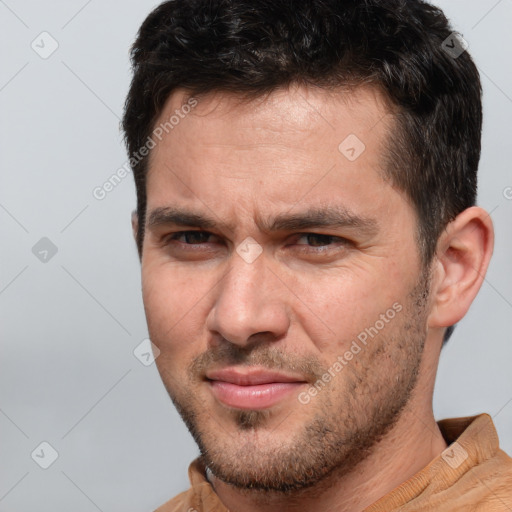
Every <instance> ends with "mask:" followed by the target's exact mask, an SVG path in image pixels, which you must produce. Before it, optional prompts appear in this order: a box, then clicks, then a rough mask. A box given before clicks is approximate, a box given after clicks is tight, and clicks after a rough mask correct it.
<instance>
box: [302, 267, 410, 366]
mask: <svg viewBox="0 0 512 512" xmlns="http://www.w3.org/2000/svg"><path fill="white" fill-rule="evenodd" d="M396 274H397V273H396V272H395V271H393V269H392V268H391V267H390V268H380V269H379V268H375V267H373V268H370V267H367V268H363V267H362V266H361V267H359V268H351V269H350V270H349V269H344V270H343V271H340V270H339V269H335V271H334V272H333V273H332V274H330V275H323V276H317V277H316V278H315V279H314V280H311V279H306V278H301V279H300V280H298V281H296V287H297V288H296V289H300V290H301V291H300V294H299V293H298V294H297V295H299V297H301V298H302V297H304V300H303V303H302V304H300V303H299V302H297V309H296V311H295V312H296V314H297V316H298V322H299V323H300V324H301V325H302V328H303V329H304V330H305V331H306V335H307V337H309V338H310V339H311V340H312V341H313V343H314V344H315V346H316V349H317V350H318V351H319V352H321V353H322V354H323V355H324V356H327V357H328V358H329V357H330V358H331V359H332V358H333V357H334V358H335V357H336V356H337V355H338V354H339V353H343V352H344V351H345V350H347V348H348V347H349V346H350V344H351V342H352V341H353V340H355V339H357V336H358V335H359V334H361V333H362V332H364V331H365V329H367V328H371V327H372V326H374V325H375V323H376V322H379V326H380V323H381V321H379V320H380V318H381V315H382V314H386V312H387V311H388V310H389V309H390V308H391V309H392V307H393V304H396V303H401V302H403V300H404V297H405V295H406V286H405V282H406V279H405V276H403V275H402V276H399V275H396ZM386 325H387V324H386ZM363 336H364V335H363Z"/></svg>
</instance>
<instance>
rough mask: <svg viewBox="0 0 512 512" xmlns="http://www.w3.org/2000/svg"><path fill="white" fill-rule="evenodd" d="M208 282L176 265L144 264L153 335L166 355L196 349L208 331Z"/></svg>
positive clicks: (150, 328)
mask: <svg viewBox="0 0 512 512" xmlns="http://www.w3.org/2000/svg"><path fill="white" fill-rule="evenodd" d="M209 288H211V287H208V282H207V280H205V279H198V278H197V273H196V278H194V277H193V275H191V274H190V272H188V271H187V270H183V269H178V268H177V267H173V266H172V265H169V264H166V265H165V266H164V265H143V270H142V295H143V300H144V307H145V311H146V319H147V323H148V329H149V334H150V337H151V339H152V341H153V343H155V345H157V346H158V348H159V349H160V350H161V352H162V354H164V353H165V354H167V355H171V354H172V355H178V354H180V355H181V354H182V353H187V352H188V351H192V350H195V351H196V352H197V346H196V345H197V341H198V340H200V339H201V333H202V331H203V330H204V325H205V321H204V318H205V317H204V314H205V312H204V311H203V310H204V307H205V305H206V302H207V300H208V290H209Z"/></svg>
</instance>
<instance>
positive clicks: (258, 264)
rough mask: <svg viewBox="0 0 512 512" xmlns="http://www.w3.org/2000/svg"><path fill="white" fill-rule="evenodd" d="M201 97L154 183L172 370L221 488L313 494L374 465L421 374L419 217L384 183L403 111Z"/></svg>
mask: <svg viewBox="0 0 512 512" xmlns="http://www.w3.org/2000/svg"><path fill="white" fill-rule="evenodd" d="M185 102H186V97H185V96H184V94H183V93H181V92H176V93H175V94H174V95H173V96H171V98H170V99H169V101H168V103H167V105H166V107H165V109H164V111H163V113H162V115H161V116H160V119H159V120H158V121H157V123H156V124H155V127H157V126H158V125H159V124H160V123H165V122H166V121H168V120H169V118H170V117H171V116H172V115H173V114H175V111H176V109H178V110H179V111H180V113H181V114H182V115H181V116H180V117H179V123H175V122H174V123H173V128H172V130H169V133H168V134H167V135H165V137H163V139H162V141H161V142H159V143H158V145H157V146H156V147H155V148H154V149H153V150H152V154H151V158H150V166H149V172H148V178H147V216H146V218H147V220H146V234H145V239H144V244H143V254H142V284H143V296H144V304H145V309H146V315H147V320H148V326H149V332H150V337H151V340H152V341H153V343H154V344H155V345H156V346H157V347H158V348H159V350H160V351H161V353H160V355H159V357H158V358H157V360H156V363H157V366H158V370H159V372H160V375H161V377H162V379H163V382H164V384H165V386H166V388H167V390H168V392H169V394H170V396H171V398H172V400H173V402H174V403H175V405H176V407H177V408H178V410H179V412H180V413H181V415H182V417H183V419H184V421H185V422H186V424H187V426H188V428H189V429H190V431H191V432H192V434H193V436H194V438H195V439H196V441H197V443H198V444H199V447H200V449H201V452H202V454H203V456H204V460H205V462H206V464H207V465H208V466H209V467H210V469H211V470H212V471H213V473H214V474H215V475H216V476H218V477H219V478H220V479H222V480H224V481H227V482H230V483H232V484H233V485H235V486H239V487H252V488H259V489H274V490H278V491H285V490H290V489H298V488H302V487H307V486H309V485H312V484H314V483H316V482H318V481H320V480H321V479H322V478H323V477H325V476H326V475H328V474H330V473H332V472H333V471H341V472H346V471H349V470H350V469H351V468H353V466H354V465H355V463H356V461H358V460H360V459H361V458H362V457H364V456H365V455H366V454H367V453H368V451H369V450H370V448H371V447H372V446H373V445H374V444H375V442H376V441H377V440H378V439H379V438H380V437H381V436H382V435H383V434H384V433H385V432H387V431H388V430H389V428H390V427H391V426H392V425H393V424H394V423H395V422H396V420H397V418H398V417H399V415H400V413H401V411H402V410H403V408H404V406H405V405H406V403H407V401H408V400H409V398H410V393H411V390H412V388H413V387H414V385H415V383H416V377H417V374H418V370H419V365H420V361H421V355H422V350H423V342H424V340H425V336H426V325H427V316H428V306H427V301H426V296H427V291H428V280H427V279H425V277H424V273H423V272H422V266H421V264H420V258H419V254H418V248H417V244H416V237H415V233H416V217H415V214H414V212H413V209H412V207H411V205H410V204H409V202H408V201H407V199H406V198H405V196H404V194H403V193H402V192H400V191H398V190H397V189H396V188H394V187H393V186H392V184H391V183H390V182H389V181H388V180H385V179H384V178H383V173H382V170H383V167H384V158H383V154H384V150H385V145H386V144H392V143H393V141H392V129H393V123H392V120H391V116H389V115H386V109H385V107H384V103H383V101H382V99H381V97H380V95H379V94H378V93H377V92H375V91H373V90H370V89H362V88H360V89H357V90H356V91H352V92H339V93H336V94H334V93H331V94H328V93H327V92H325V91H321V90H313V89H306V88H292V89H290V90H287V91H284V90H282V91H277V92H274V93H272V94H270V95H269V96H267V97H265V98H260V99H257V100H253V101H250V102H241V101H240V99H239V98H236V97H234V96H230V95H227V94H226V95H223V94H217V95H210V96H205V97H203V98H201V99H200V100H199V101H198V103H197V105H196V106H195V107H194V108H193V109H183V108H182V105H183V104H184V103H185ZM188 110H191V112H190V113H188V114H187V115H183V112H185V111H187V112H188ZM174 121H176V119H174ZM351 134H352V135H351ZM354 134H355V136H356V137H357V139H356V138H355V137H354ZM347 137H349V138H348V139H347ZM358 139H359V141H358ZM361 142H362V143H363V144H364V145H365V148H364V151H362V150H363V146H362V144H361ZM340 144H341V146H340ZM178 212H180V213H186V214H193V215H195V216H196V217H191V216H188V217H186V216H184V215H178V216H176V215H175V214H176V213H178ZM321 212H324V213H321ZM308 214H309V220H308V218H306V217H307V216H308ZM331 217H332V218H335V217H336V219H337V223H333V224H332V225H331V224H330V221H331ZM199 218H208V219H210V222H209V224H207V225H204V224H203V225H201V224H198V223H197V220H198V219H199ZM198 226H202V227H198ZM184 232H185V233H184ZM248 237H251V238H250V239H249V240H248ZM315 384H316V386H315Z"/></svg>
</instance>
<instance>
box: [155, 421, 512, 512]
mask: <svg viewBox="0 0 512 512" xmlns="http://www.w3.org/2000/svg"><path fill="white" fill-rule="evenodd" d="M438 425H439V428H440V430H441V432H442V434H443V437H444V439H445V440H446V443H447V444H448V445H449V446H448V448H447V449H446V450H445V451H444V452H443V453H442V454H441V455H440V456H439V457H437V458H435V459H434V460H433V461H432V462H430V464H428V466H426V467H425V468H423V469H422V470H421V471H420V472H418V473H416V474H415V475H414V476H413V477H411V478H410V479H409V480H407V481H406V482H404V483H403V484H401V485H399V486H398V487H396V488H395V489H393V490H392V491H391V492H390V493H388V494H386V495H385V496H383V497H382V498H381V499H379V500H378V501H377V502H375V503H374V504H373V505H371V506H369V507H367V508H366V509H365V512H395V511H400V512H433V511H440V512H512V458H510V457H509V456H508V455H507V454H506V453H505V452H504V451H503V450H500V447H499V442H498V435H497V433H496V429H495V427H494V424H493V422H492V419H491V417H490V416H489V415H488V414H480V415H479V416H473V417H469V418H453V419H446V420H441V421H439V422H438ZM188 475H189V479H190V484H191V487H190V489H188V490H187V491H185V492H182V493H181V494H179V495H178V496H176V497H175V498H173V499H172V500H170V501H168V502H167V503H165V504H164V505H162V506H161V507H159V508H158V509H157V510H156V511H155V512H229V511H228V509H227V508H226V507H225V506H224V505H223V504H222V503H221V501H220V499H219V498H218V496H217V494H215V492H214V490H213V487H212V486H211V485H210V483H209V482H208V481H207V480H206V477H205V468H204V466H203V465H201V463H200V462H199V459H196V460H194V461H193V462H192V463H191V464H190V466H189V470H188Z"/></svg>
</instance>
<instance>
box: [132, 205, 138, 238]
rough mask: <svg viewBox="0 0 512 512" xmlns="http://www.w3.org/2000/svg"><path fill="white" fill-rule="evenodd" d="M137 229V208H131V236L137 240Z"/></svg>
mask: <svg viewBox="0 0 512 512" xmlns="http://www.w3.org/2000/svg"><path fill="white" fill-rule="evenodd" d="M138 231H139V216H138V215H137V210H133V212H132V233H133V238H135V241H137V233H138Z"/></svg>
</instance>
